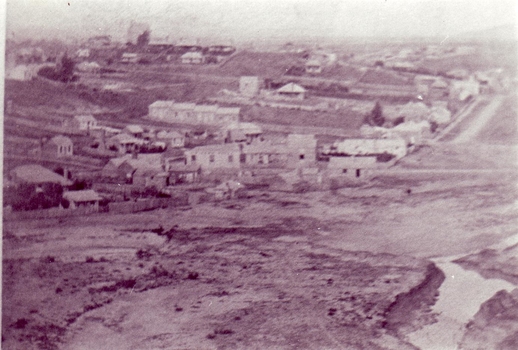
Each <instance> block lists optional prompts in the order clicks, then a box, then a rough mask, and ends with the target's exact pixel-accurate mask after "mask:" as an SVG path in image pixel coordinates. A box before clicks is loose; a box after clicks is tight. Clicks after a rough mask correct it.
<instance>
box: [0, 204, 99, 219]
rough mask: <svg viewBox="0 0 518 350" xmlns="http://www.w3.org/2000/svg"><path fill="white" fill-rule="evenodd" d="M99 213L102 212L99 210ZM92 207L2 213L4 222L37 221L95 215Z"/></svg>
mask: <svg viewBox="0 0 518 350" xmlns="http://www.w3.org/2000/svg"><path fill="white" fill-rule="evenodd" d="M100 211H102V210H101V209H100ZM96 212H98V210H96V209H95V208H93V207H87V208H77V209H61V208H50V209H40V210H28V211H13V212H5V211H4V220H6V221H19V220H37V219H50V218H64V217H72V216H83V215H88V214H92V213H96Z"/></svg>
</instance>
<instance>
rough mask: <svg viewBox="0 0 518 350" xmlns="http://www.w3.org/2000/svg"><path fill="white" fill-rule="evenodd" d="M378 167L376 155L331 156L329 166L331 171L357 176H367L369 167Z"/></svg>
mask: <svg viewBox="0 0 518 350" xmlns="http://www.w3.org/2000/svg"><path fill="white" fill-rule="evenodd" d="M375 167H376V156H366V157H362V156H358V157H340V156H337V157H330V158H329V163H328V164H327V168H328V169H329V170H330V171H331V173H337V174H341V175H348V176H351V177H355V178H360V177H363V176H365V172H366V170H368V169H373V168H375Z"/></svg>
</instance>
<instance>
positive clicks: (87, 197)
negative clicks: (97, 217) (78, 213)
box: [63, 190, 103, 211]
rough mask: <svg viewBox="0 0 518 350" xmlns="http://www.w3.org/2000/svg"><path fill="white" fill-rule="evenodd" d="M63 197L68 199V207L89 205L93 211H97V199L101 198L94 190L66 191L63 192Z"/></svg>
mask: <svg viewBox="0 0 518 350" xmlns="http://www.w3.org/2000/svg"><path fill="white" fill-rule="evenodd" d="M63 198H64V199H66V200H68V202H69V207H68V208H69V209H77V208H84V207H90V208H93V209H94V211H99V201H101V200H102V199H103V198H102V197H101V196H99V194H98V193H97V192H95V191H94V190H82V191H67V192H64V193H63Z"/></svg>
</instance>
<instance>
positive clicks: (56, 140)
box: [49, 135, 73, 146]
mask: <svg viewBox="0 0 518 350" xmlns="http://www.w3.org/2000/svg"><path fill="white" fill-rule="evenodd" d="M49 142H52V143H53V144H55V145H57V146H70V145H72V144H73V143H72V140H71V139H70V138H68V137H66V136H62V135H58V136H54V137H53V138H51V139H50V141H49Z"/></svg>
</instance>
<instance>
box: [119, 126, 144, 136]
mask: <svg viewBox="0 0 518 350" xmlns="http://www.w3.org/2000/svg"><path fill="white" fill-rule="evenodd" d="M124 129H125V130H128V131H129V132H131V133H133V134H138V133H141V132H144V129H142V127H141V126H140V125H134V124H130V125H126V127H125V128H124Z"/></svg>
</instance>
